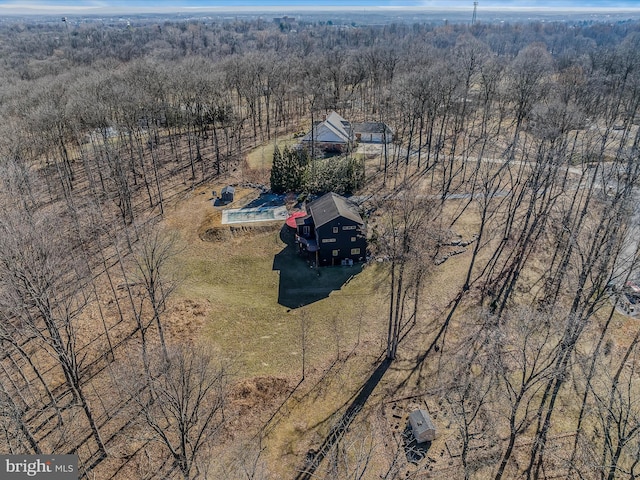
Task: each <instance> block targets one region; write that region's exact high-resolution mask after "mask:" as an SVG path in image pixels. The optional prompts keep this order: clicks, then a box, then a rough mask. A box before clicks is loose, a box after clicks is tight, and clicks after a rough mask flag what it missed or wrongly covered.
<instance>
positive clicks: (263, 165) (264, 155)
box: [247, 136, 298, 170]
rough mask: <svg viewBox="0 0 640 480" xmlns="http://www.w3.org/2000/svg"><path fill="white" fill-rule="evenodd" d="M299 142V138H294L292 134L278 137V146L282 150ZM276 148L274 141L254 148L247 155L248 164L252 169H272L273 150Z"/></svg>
mask: <svg viewBox="0 0 640 480" xmlns="http://www.w3.org/2000/svg"><path fill="white" fill-rule="evenodd" d="M296 143H298V139H297V138H293V137H292V136H287V137H284V138H281V139H278V148H279V149H280V150H282V149H283V148H284V147H291V146H292V145H295V144H296ZM274 150H275V145H274V143H273V142H270V143H267V144H265V145H261V146H259V147H258V148H256V149H254V150H252V151H251V152H250V153H249V155H247V164H248V166H249V168H250V169H253V170H269V169H271V165H272V163H273V151H274Z"/></svg>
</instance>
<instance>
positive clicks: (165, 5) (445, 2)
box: [0, 0, 640, 15]
mask: <svg viewBox="0 0 640 480" xmlns="http://www.w3.org/2000/svg"><path fill="white" fill-rule="evenodd" d="M472 5H473V0H27V1H20V0H0V15H1V14H3V13H63V12H64V13H68V14H73V13H78V14H89V13H104V12H114V13H115V12H118V11H127V12H134V11H144V12H153V11H157V12H162V11H193V10H216V9H225V10H232V9H234V8H237V7H256V9H261V8H264V9H269V10H270V9H273V8H278V7H286V8H288V9H295V8H301V9H305V10H307V9H314V8H322V7H324V9H327V8H329V7H341V9H343V8H348V7H356V8H367V7H370V8H371V9H374V10H378V9H386V8H403V7H404V8H439V9H447V8H452V9H455V8H470V6H472ZM507 7H509V8H517V9H568V8H569V9H585V8H588V9H598V10H600V9H611V10H614V9H621V8H622V9H640V0H481V1H479V7H478V8H479V9H495V8H507Z"/></svg>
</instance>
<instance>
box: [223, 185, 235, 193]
mask: <svg viewBox="0 0 640 480" xmlns="http://www.w3.org/2000/svg"><path fill="white" fill-rule="evenodd" d="M235 191H236V189H235V188H234V187H232V186H231V185H228V186H226V187H224V188H223V189H222V190H221V191H220V193H234V192H235Z"/></svg>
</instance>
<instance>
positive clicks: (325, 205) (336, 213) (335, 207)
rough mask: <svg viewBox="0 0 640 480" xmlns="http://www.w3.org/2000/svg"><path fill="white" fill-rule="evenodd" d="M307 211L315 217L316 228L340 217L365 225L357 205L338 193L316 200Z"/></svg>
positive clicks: (328, 194)
mask: <svg viewBox="0 0 640 480" xmlns="http://www.w3.org/2000/svg"><path fill="white" fill-rule="evenodd" d="M307 210H308V211H309V213H310V214H311V216H312V217H313V223H315V225H316V228H317V227H319V226H321V225H324V224H325V223H328V222H330V221H331V220H334V219H335V218H338V217H345V218H348V219H349V220H353V221H354V222H356V223H359V224H361V225H364V221H363V220H362V217H361V216H360V214H359V213H358V211H357V210H356V207H355V205H354V204H352V203H351V202H350V201H349V200H347V199H346V198H344V197H341V196H340V195H338V194H337V193H333V192H332V193H327V194H325V195H323V196H322V197H320V198H318V199H317V200H314V201H313V202H311V203H310V204H309V205H308V206H307Z"/></svg>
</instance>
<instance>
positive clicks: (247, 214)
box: [221, 206, 289, 225]
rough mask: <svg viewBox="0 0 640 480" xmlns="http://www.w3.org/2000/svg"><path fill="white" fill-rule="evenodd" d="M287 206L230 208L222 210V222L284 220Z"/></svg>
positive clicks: (286, 215)
mask: <svg viewBox="0 0 640 480" xmlns="http://www.w3.org/2000/svg"><path fill="white" fill-rule="evenodd" d="M288 216H289V214H288V212H287V207H284V206H278V207H253V208H230V209H227V210H223V211H222V222H221V223H222V224H223V225H228V224H232V223H256V222H273V221H285V220H286V219H287V217H288Z"/></svg>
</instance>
